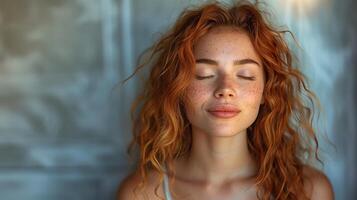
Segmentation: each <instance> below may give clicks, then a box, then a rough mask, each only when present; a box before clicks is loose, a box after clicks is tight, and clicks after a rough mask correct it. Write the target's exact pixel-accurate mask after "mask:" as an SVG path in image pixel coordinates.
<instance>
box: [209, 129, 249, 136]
mask: <svg viewBox="0 0 357 200" xmlns="http://www.w3.org/2000/svg"><path fill="white" fill-rule="evenodd" d="M243 132H244V131H242V130H236V131H234V130H232V129H228V130H225V129H224V128H220V129H218V130H215V129H214V128H212V129H210V130H207V132H206V133H207V134H208V135H210V136H214V137H233V136H236V135H239V134H241V133H243Z"/></svg>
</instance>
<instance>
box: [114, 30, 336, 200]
mask: <svg viewBox="0 0 357 200" xmlns="http://www.w3.org/2000/svg"><path fill="white" fill-rule="evenodd" d="M194 56H195V59H196V66H195V73H196V74H195V75H196V78H195V79H193V80H192V81H191V83H190V86H189V88H188V90H187V92H188V97H189V99H188V100H189V101H188V102H186V104H185V110H186V115H187V118H188V119H189V121H190V123H191V127H192V137H193V140H192V149H191V152H190V154H189V155H187V156H185V157H182V158H180V159H177V160H175V161H174V163H173V166H174V169H175V172H176V174H175V177H174V180H175V181H174V183H173V185H171V188H170V190H171V193H172V194H173V193H175V194H177V195H178V198H177V199H187V200H193V199H207V200H211V199H212V200H213V199H222V200H230V199H244V200H251V199H252V200H253V199H257V197H256V192H257V190H256V188H255V186H254V177H255V176H256V174H257V166H256V163H255V161H254V160H253V158H252V156H251V155H250V153H249V151H248V146H247V128H248V127H249V126H250V125H252V124H253V122H254V121H255V120H256V117H257V115H258V112H259V108H260V106H261V105H262V104H264V100H263V92H264V82H265V77H264V72H263V66H262V62H261V60H260V58H259V56H258V55H257V53H256V51H255V50H254V47H253V45H252V43H251V41H250V39H249V37H248V35H247V34H246V33H244V32H243V31H240V30H237V29H233V28H231V27H226V26H221V27H215V28H213V29H211V30H210V31H209V32H208V33H207V34H206V35H204V36H203V37H201V38H200V39H199V40H198V41H197V43H196V44H195V46H194ZM243 59H250V61H249V62H240V63H239V62H237V61H239V60H243ZM207 60H210V61H207ZM199 77H206V78H204V79H202V78H199ZM246 77H253V80H250V79H247V78H246ZM217 104H231V105H234V106H235V107H236V108H238V109H240V111H241V112H240V113H239V114H238V115H236V116H235V117H233V118H229V119H223V118H218V117H215V116H213V115H211V114H210V113H209V112H208V110H209V109H211V108H212V107H214V106H215V105H217ZM304 176H305V177H306V184H305V190H306V192H307V194H308V196H310V197H312V199H313V200H315V199H327V200H328V199H333V192H332V187H331V184H330V182H329V181H328V179H327V177H326V176H325V175H324V174H323V173H321V172H319V171H318V170H316V169H314V168H311V167H305V168H304ZM169 178H170V179H171V178H173V177H172V175H171V174H170V173H169ZM139 180H140V176H139V175H138V173H134V174H132V175H131V176H129V177H127V178H126V179H125V180H124V181H123V183H122V185H121V187H120V189H119V192H118V197H119V199H122V200H126V199H133V196H132V192H131V189H132V188H133V187H134V185H135V184H137V183H138V182H139ZM148 182H149V184H148V186H147V194H148V197H149V199H156V197H155V194H154V189H155V186H156V185H157V184H159V180H158V174H156V173H155V172H151V173H150V174H149V181H148ZM162 190H163V189H162V186H160V188H159V190H158V192H159V193H158V194H159V195H160V196H162V197H163V196H164V194H163V192H162ZM139 199H144V198H140V196H139Z"/></svg>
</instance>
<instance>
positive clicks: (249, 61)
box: [196, 58, 260, 67]
mask: <svg viewBox="0 0 357 200" xmlns="http://www.w3.org/2000/svg"><path fill="white" fill-rule="evenodd" d="M196 63H203V64H208V65H216V66H218V62H217V61H215V60H212V59H209V58H200V59H197V60H196ZM233 64H234V65H243V64H256V65H258V66H259V67H260V64H259V63H258V62H257V61H255V60H253V59H251V58H245V59H241V60H234V62H233Z"/></svg>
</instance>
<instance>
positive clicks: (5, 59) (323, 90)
mask: <svg viewBox="0 0 357 200" xmlns="http://www.w3.org/2000/svg"><path fill="white" fill-rule="evenodd" d="M202 2H205V1H204V0H165V1H163V0H161V1H160V0H150V1H144V0H0V199H1V200H19V199H26V200H39V199H41V200H42V199H46V200H47V199H53V200H56V199H58V200H59V199H68V200H72V199H73V200H81V199H86V200H90V199H114V198H115V192H116V189H117V186H118V184H119V183H120V182H121V180H122V178H123V177H125V176H126V175H127V172H128V171H129V170H130V164H129V162H128V156H127V155H126V147H127V144H128V142H129V141H130V139H131V125H130V124H131V123H130V115H129V113H128V111H129V107H130V104H131V102H132V100H133V97H134V96H135V95H136V94H137V91H138V87H139V84H138V83H139V79H138V78H133V79H131V80H130V81H129V82H127V84H126V85H125V86H124V87H120V86H118V84H117V83H118V82H119V81H120V80H123V79H124V78H126V77H127V76H129V75H130V74H131V73H132V72H133V69H134V66H135V64H136V60H137V58H138V56H139V55H140V53H141V52H142V51H143V50H144V49H146V48H148V47H149V46H150V45H151V44H152V43H153V42H154V41H155V40H156V39H157V38H158V37H159V36H160V35H161V34H162V33H164V32H165V30H167V29H168V28H169V27H170V25H171V24H172V22H173V21H175V19H176V17H177V16H178V15H179V13H180V12H181V11H182V10H183V9H184V8H185V7H187V6H190V5H195V4H199V3H202ZM224 2H227V3H230V2H232V1H230V0H226V1H224ZM265 2H266V6H267V9H266V10H268V11H269V12H271V13H272V15H271V16H270V18H271V20H272V21H273V22H274V23H275V24H276V25H277V26H279V27H282V28H288V29H290V30H291V31H292V32H293V33H294V34H295V36H296V39H297V40H298V41H299V44H300V46H301V49H299V48H294V49H295V54H296V55H297V56H298V57H299V58H300V64H301V65H302V70H303V72H304V73H305V74H306V76H307V77H308V79H309V84H310V87H311V88H312V90H313V91H315V92H316V94H317V96H318V98H319V99H320V101H321V106H322V108H323V110H322V112H321V115H320V121H319V122H316V127H317V129H318V131H319V134H320V133H321V137H322V138H323V136H322V135H323V133H325V134H326V135H327V136H328V138H329V140H330V141H331V142H332V143H333V144H334V146H333V145H331V144H329V143H328V142H324V141H322V143H321V146H322V152H321V153H322V158H323V160H324V161H325V165H324V166H323V168H322V170H324V171H325V173H326V174H327V175H328V177H329V178H330V180H331V182H332V183H333V186H334V190H335V194H336V199H338V200H344V199H357V192H356V188H355V187H356V185H357V180H356V178H357V170H356V168H355V166H356V165H357V156H356V153H357V147H356V146H357V145H356V144H357V135H356V133H357V125H356V122H357V114H356V113H357V105H356V103H357V79H356V75H357V69H356V67H357V66H356V65H357V40H356V34H357V12H356V11H355V10H356V8H357V3H356V1H353V0H339V1H337V0H266V1H265Z"/></svg>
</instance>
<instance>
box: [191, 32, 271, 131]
mask: <svg viewBox="0 0 357 200" xmlns="http://www.w3.org/2000/svg"><path fill="white" fill-rule="evenodd" d="M194 56H195V59H196V65H195V78H194V79H193V80H192V81H191V83H190V86H189V88H188V90H187V95H188V100H189V102H186V104H185V110H186V114H187V118H188V120H189V121H190V122H191V125H192V128H193V130H194V132H195V131H200V132H203V133H206V134H209V135H212V136H232V135H236V134H239V133H241V132H244V131H246V129H247V128H248V127H249V126H250V125H251V124H252V123H253V122H254V121H255V119H256V118H257V115H258V112H259V107H260V105H261V104H262V103H263V97H262V96H263V90H264V73H263V66H262V63H261V60H260V58H259V56H258V55H257V53H256V52H255V49H254V47H253V45H252V43H251V41H250V39H249V37H248V35H247V34H246V33H244V32H242V31H238V30H236V29H233V28H231V27H216V28H213V29H211V30H210V31H209V32H208V33H207V34H206V35H204V36H203V37H202V38H200V39H199V40H198V41H197V43H196V44H195V46H194Z"/></svg>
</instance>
